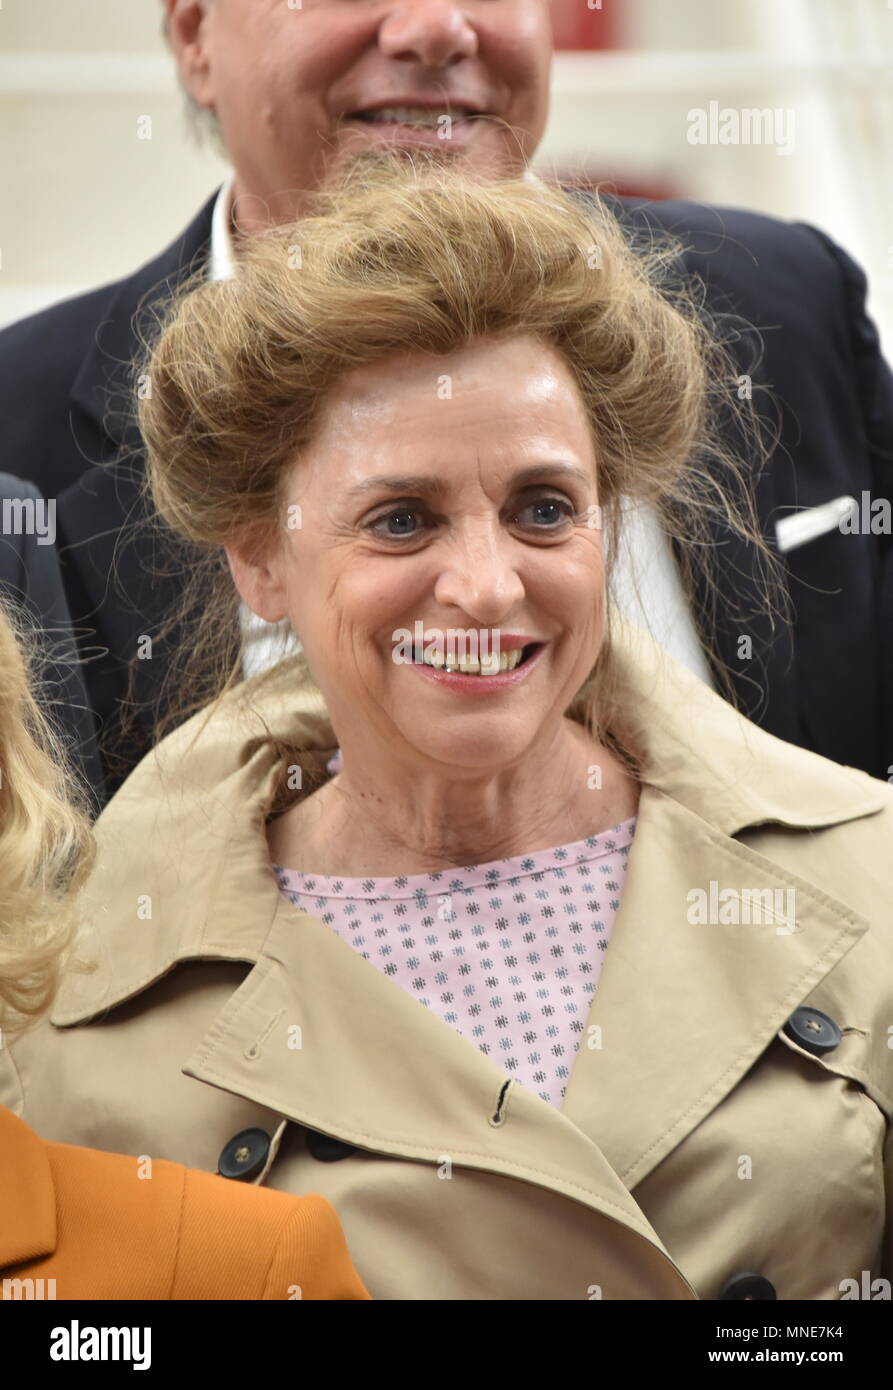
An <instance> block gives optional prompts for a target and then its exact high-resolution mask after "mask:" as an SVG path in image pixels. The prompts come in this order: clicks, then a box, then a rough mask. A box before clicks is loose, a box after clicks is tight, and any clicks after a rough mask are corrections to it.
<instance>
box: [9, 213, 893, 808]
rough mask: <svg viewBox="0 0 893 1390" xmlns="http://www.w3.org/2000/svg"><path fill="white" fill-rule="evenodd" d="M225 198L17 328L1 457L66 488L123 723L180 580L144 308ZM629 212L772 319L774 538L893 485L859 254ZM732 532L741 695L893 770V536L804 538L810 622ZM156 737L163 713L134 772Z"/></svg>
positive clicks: (67, 546)
mask: <svg viewBox="0 0 893 1390" xmlns="http://www.w3.org/2000/svg"><path fill="white" fill-rule="evenodd" d="M215 196H216V195H215ZM213 203H214V198H213V197H212V198H210V199H209V200H208V202H207V203H206V204H205V206H204V207H203V208H202V210H201V212H200V213H199V214H198V216H197V217H196V218H195V220H194V221H193V222H192V223H190V225H189V226H188V227H187V228H186V230H185V231H184V232H183V234H182V235H181V236H179V237H178V238H177V239H176V241H175V242H174V243H173V244H172V245H171V246H169V247H168V248H167V250H166V251H164V252H163V253H162V255H160V256H159V257H158V258H157V259H156V260H154V261H151V262H150V263H149V264H148V265H146V266H143V267H142V268H141V269H140V270H138V271H136V273H135V274H133V275H131V276H129V277H128V278H126V279H124V280H121V281H119V282H117V283H115V284H112V285H106V286H103V287H102V288H101V289H98V290H94V291H92V292H91V293H89V294H85V295H80V296H78V297H77V298H73V299H69V300H67V301H65V302H63V303H61V304H57V305H54V306H53V307H51V308H49V309H46V310H44V311H43V312H41V313H39V314H35V315H33V316H31V317H30V318H27V319H24V320H22V321H21V322H19V323H16V324H13V325H12V326H11V327H8V328H6V329H5V330H3V331H2V332H0V411H2V418H3V420H4V425H5V429H4V438H3V440H2V444H0V467H3V468H5V469H9V470H10V471H13V472H15V473H18V474H19V475H20V476H23V477H26V478H28V479H30V480H31V481H32V482H34V483H35V484H36V485H37V486H38V487H39V488H40V489H41V490H42V491H43V493H44V494H45V495H46V496H50V497H56V498H57V499H58V525H59V530H60V555H61V560H62V565H63V575H64V579H65V586H66V591H67V593H68V598H69V604H70V607H71V610H72V615H73V617H74V619H75V622H76V623H77V624H78V626H79V627H80V626H92V627H93V628H95V630H96V634H97V641H98V644H99V645H100V646H101V647H103V648H106V649H107V651H108V654H107V655H106V656H103V657H100V658H99V659H97V660H95V661H93V662H91V663H90V665H89V666H88V668H87V680H88V686H89V691H90V697H91V700H92V702H93V706H94V709H95V711H96V713H97V715H98V717H99V719H100V720H101V721H102V723H103V724H104V725H108V723H109V721H111V720H114V718H115V713H116V708H117V705H118V702H119V700H120V697H121V694H122V691H123V689H124V664H125V662H126V661H127V660H128V659H129V658H131V657H132V656H133V655H134V654H135V652H136V649H137V640H138V638H139V637H140V635H142V634H147V633H148V634H152V633H153V632H156V631H157V629H158V625H159V621H160V618H161V615H162V614H163V613H164V612H166V611H168V610H169V606H170V604H171V603H172V602H173V601H174V600H175V599H176V597H177V595H178V594H179V592H180V588H181V584H180V582H179V581H177V580H175V579H173V578H171V577H170V576H169V575H168V576H166V575H165V574H164V573H163V571H164V568H165V562H164V560H163V557H161V559H160V557H159V554H158V551H157V547H156V545H155V543H154V542H153V540H152V539H151V537H149V536H147V535H146V534H145V533H144V532H143V531H141V530H140V529H139V527H138V528H137V531H136V534H132V525H133V523H134V522H135V521H138V519H139V516H140V507H139V503H138V500H137V497H138V486H137V485H138V481H139V478H140V475H141V470H142V457H141V442H140V438H139V434H138V431H137V430H136V427H135V425H134V423H133V421H132V408H131V399H130V395H129V389H130V388H129V385H128V378H127V376H126V373H125V371H124V367H125V365H126V364H127V363H128V362H129V361H130V359H131V358H132V356H133V354H134V352H135V351H136V348H137V343H136V339H135V336H134V320H135V315H137V311H138V310H139V311H140V314H139V316H138V318H137V325H138V326H141V327H142V328H143V329H144V328H145V325H146V324H147V322H148V321H149V320H148V318H147V317H146V315H147V314H148V315H151V310H152V306H153V305H154V304H155V303H157V302H158V301H159V300H160V299H162V298H163V296H164V294H165V293H166V292H168V290H169V288H170V286H171V285H173V284H174V283H175V282H176V281H177V280H178V278H179V277H180V276H182V274H183V273H184V272H185V271H188V270H190V269H195V268H196V267H198V266H200V265H202V264H203V262H204V259H205V257H206V255H207V250H208V243H209V237H210V227H211V213H212V208H213ZM614 205H615V208H616V211H617V212H618V214H619V216H620V217H621V219H622V220H623V221H624V222H625V223H627V224H628V226H629V227H630V229H631V230H632V231H634V232H635V233H636V234H640V233H644V234H645V236H646V240H647V238H648V236H650V234H651V233H652V232H654V231H656V232H658V233H660V232H663V231H669V232H670V233H672V234H673V235H674V236H676V237H678V238H679V239H680V240H681V241H682V242H683V244H684V246H685V248H686V249H685V250H684V253H683V256H682V266H681V269H682V271H683V272H684V273H685V274H686V275H688V276H695V277H698V278H700V280H702V281H703V284H704V287H705V307H706V309H707V311H708V312H709V313H710V314H712V315H725V314H734V315H736V316H740V318H741V319H743V320H745V321H747V322H748V323H750V324H751V325H753V331H746V330H745V331H741V332H740V333H738V335H737V338H736V341H735V343H734V344H733V351H734V353H735V356H736V358H737V362H738V365H739V367H740V371H741V372H742V373H745V372H746V373H748V374H750V375H751V377H752V379H753V388H754V398H755V400H756V401H758V402H761V403H762V404H761V409H763V410H764V411H766V412H767V419H768V421H769V422H770V426H771V427H772V428H774V429H775V431H776V432H777V433H778V444H777V446H776V448H775V450H774V453H773V456H772V459H771V463H770V466H769V467H768V468H766V469H765V470H764V471H763V473H762V476H761V477H760V479H759V481H758V484H757V496H758V505H759V512H760V517H761V520H762V524H763V527H764V531H765V534H766V536H767V538H769V539H773V538H774V526H775V522H776V520H777V519H778V518H779V517H780V516H783V515H786V514H788V513H790V512H791V511H792V510H795V509H799V508H802V507H810V506H817V505H819V504H820V503H823V502H827V501H829V500H831V499H833V498H836V497H839V496H841V495H844V494H851V495H854V496H855V497H857V498H859V497H860V496H861V493H862V492H863V491H868V492H870V493H871V495H872V497H877V496H883V497H890V496H891V495H893V378H891V374H890V371H889V369H888V367H887V366H886V364H885V363H884V361H883V359H882V357H881V355H880V351H879V345H878V337H877V333H876V331H875V328H874V326H873V324H872V322H871V321H870V319H869V318H868V317H867V315H866V312H865V279H864V276H863V274H862V272H861V271H860V270H859V269H858V267H857V266H856V265H855V264H854V263H853V261H852V260H850V258H849V257H848V256H847V255H846V254H845V253H844V252H843V251H842V250H840V248H839V247H837V246H836V245H835V244H834V243H833V242H832V241H831V240H830V239H829V238H828V237H826V236H825V235H823V234H822V233H821V232H818V231H816V230H815V229H814V228H812V227H809V226H806V225H803V224H787V223H782V222H778V221H776V220H774V219H772V218H768V217H764V216H761V215H759V214H755V213H749V212H742V211H737V210H730V209H719V208H711V207H704V206H701V205H698V204H694V203H687V202H675V201H668V202H663V203H642V202H638V203H634V202H632V201H630V200H623V199H618V200H616V201H615V203H614ZM765 387H769V388H771V399H770V398H769V397H768V396H766V395H765V393H764V390H763V388H765ZM122 450H123V458H124V461H123V462H121V461H120V459H121V456H122ZM116 459H117V460H118V461H117V462H116ZM715 539H716V542H717V544H718V545H719V546H720V547H721V550H720V552H719V553H720V555H721V564H720V567H719V595H718V605H717V618H716V628H715V630H714V632H713V633H712V640H713V643H714V646H715V647H716V649H717V651H718V654H719V657H720V659H721V661H723V662H724V663H725V665H726V667H727V668H729V669H730V670H731V672H732V675H733V679H734V684H735V690H736V695H737V698H738V703H739V705H740V707H741V708H742V709H743V710H744V712H745V713H747V714H749V715H750V717H752V718H754V719H755V720H756V721H757V722H759V723H760V724H762V725H763V727H765V728H766V729H768V730H769V731H770V732H772V733H775V734H777V735H778V736H780V737H782V738H785V739H788V740H790V741H792V742H794V743H798V744H801V745H802V746H803V747H805V748H809V749H812V750H814V751H817V752H819V753H822V754H824V755H825V756H827V757H829V758H833V759H836V760H837V761H839V762H843V763H849V764H851V765H853V766H855V767H860V768H863V769H865V770H866V771H868V772H870V773H873V774H874V775H876V776H883V777H886V776H887V770H888V767H889V766H890V765H891V764H893V561H891V546H893V538H891V537H889V536H884V535H881V536H877V535H870V534H868V535H843V534H841V533H840V532H839V531H838V530H835V531H833V532H831V533H829V534H827V535H825V536H822V537H820V538H819V539H816V540H814V541H812V542H810V543H808V544H806V545H804V546H802V547H801V548H799V549H797V550H794V551H791V552H790V553H789V555H788V557H787V577H788V582H789V586H790V595H791V600H792V603H793V609H794V620H793V625H792V627H791V628H785V627H782V628H781V629H779V630H776V631H775V632H774V633H773V632H772V631H771V629H770V625H769V624H768V622H767V621H766V620H765V619H764V618H760V617H753V616H751V615H749V612H748V610H749V603H748V599H749V594H750V593H751V592H752V590H753V576H754V564H753V555H752V554H750V553H749V550H748V547H747V546H745V545H744V544H742V543H741V542H739V541H737V540H735V539H734V538H733V537H732V536H730V535H729V534H726V533H724V532H723V531H722V530H717V532H716V535H715ZM709 609H710V604H709V601H708V596H707V594H706V593H701V594H700V595H699V599H698V608H697V611H696V619H697V620H698V622H699V624H700V626H701V628H702V631H705V632H706V631H707V629H708V628H709V622H710V620H709ZM742 635H749V636H751V637H752V638H753V639H754V654H753V657H752V658H750V659H742V657H741V656H740V655H739V650H740V649H739V638H740V637H741V636H742ZM168 652H169V644H168V645H165V644H162V646H160V647H158V646H156V648H155V651H154V654H153V659H152V660H150V661H145V662H140V663H139V664H138V665H139V684H138V687H137V693H138V696H139V697H140V698H141V699H150V698H151V697H152V694H153V691H157V689H158V685H159V681H160V679H161V677H162V676H163V673H164V670H165V665H166V661H167V657H168ZM150 739H151V730H150V727H149V726H148V724H147V723H146V722H144V723H143V724H142V726H141V734H140V737H139V738H138V739H137V741H136V742H135V743H134V744H133V746H132V749H131V750H130V753H129V762H130V764H131V765H132V764H133V763H134V762H135V761H136V760H137V758H138V757H139V756H141V755H142V753H143V752H144V751H145V750H146V748H147V747H148V746H149V744H150ZM119 781H120V773H118V774H117V775H113V776H112V777H110V778H108V779H107V790H108V791H111V790H112V789H114V787H115V786H116V785H117V783H118V782H119Z"/></svg>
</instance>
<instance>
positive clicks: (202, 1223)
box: [0, 1107, 369, 1299]
mask: <svg viewBox="0 0 893 1390" xmlns="http://www.w3.org/2000/svg"><path fill="white" fill-rule="evenodd" d="M0 1156H2V1157H0V1299H15V1298H55V1299H255V1298H257V1299H280V1298H282V1299H368V1298H369V1294H368V1292H367V1291H366V1289H365V1288H364V1287H363V1285H362V1283H361V1282H360V1280H359V1278H358V1277H357V1273H356V1270H355V1269H354V1268H353V1266H352V1264H351V1262H350V1259H349V1257H348V1253H347V1246H346V1245H345V1243H344V1234H343V1232H342V1230H341V1227H340V1225H339V1222H338V1217H337V1216H336V1215H335V1211H334V1209H333V1208H332V1206H331V1205H330V1204H329V1203H328V1202H327V1201H326V1200H325V1198H323V1197H317V1196H311V1197H287V1196H285V1195H284V1194H283V1193H281V1192H270V1191H267V1190H266V1189H265V1188H253V1187H244V1186H242V1184H241V1183H238V1182H231V1181H227V1180H226V1179H225V1178H219V1177H214V1176H212V1175H211V1174H210V1173H197V1172H193V1171H191V1170H190V1169H188V1168H184V1167H183V1166H182V1165H181V1164H179V1163H167V1162H165V1161H164V1160H162V1159H157V1160H152V1162H151V1163H147V1161H146V1159H145V1158H142V1159H137V1158H127V1157H124V1156H123V1155H121V1154H109V1153H100V1152H97V1151H96V1150H95V1149H83V1148H78V1147H75V1146H73V1145H68V1144H48V1143H46V1142H45V1141H44V1140H43V1139H41V1138H39V1137H38V1135H36V1134H35V1133H34V1131H33V1130H32V1129H30V1128H29V1127H28V1126H27V1125H26V1124H24V1123H23V1122H22V1121H21V1120H19V1119H17V1118H16V1117H15V1115H13V1114H12V1113H11V1112H10V1111H9V1110H6V1109H4V1108H3V1107H0Z"/></svg>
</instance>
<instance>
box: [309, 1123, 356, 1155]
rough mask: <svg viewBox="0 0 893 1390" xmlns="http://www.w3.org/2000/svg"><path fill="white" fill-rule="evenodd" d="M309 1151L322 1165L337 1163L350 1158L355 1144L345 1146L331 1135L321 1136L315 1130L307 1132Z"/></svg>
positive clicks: (342, 1141)
mask: <svg viewBox="0 0 893 1390" xmlns="http://www.w3.org/2000/svg"><path fill="white" fill-rule="evenodd" d="M307 1149H308V1151H309V1152H310V1154H311V1155H312V1156H313V1157H314V1158H318V1159H319V1161H320V1163H335V1162H337V1160H338V1159H339V1158H350V1155H351V1154H352V1153H353V1152H354V1146H353V1144H345V1142H344V1140H343V1139H335V1138H334V1137H333V1136H332V1135H331V1134H319V1133H317V1131H316V1130H315V1129H308V1131H307Z"/></svg>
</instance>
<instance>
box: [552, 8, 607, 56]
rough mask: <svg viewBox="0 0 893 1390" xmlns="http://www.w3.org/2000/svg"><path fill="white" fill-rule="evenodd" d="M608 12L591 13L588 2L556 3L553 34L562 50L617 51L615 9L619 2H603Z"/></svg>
mask: <svg viewBox="0 0 893 1390" xmlns="http://www.w3.org/2000/svg"><path fill="white" fill-rule="evenodd" d="M602 3H603V5H604V9H596V8H595V0H592V4H593V8H592V9H590V8H589V5H588V4H587V0H552V4H551V13H552V34H553V36H554V39H555V47H556V48H560V49H587V48H588V49H592V48H613V47H614V46H615V42H616V35H615V28H614V13H613V12H614V7H615V6H616V4H617V0H602Z"/></svg>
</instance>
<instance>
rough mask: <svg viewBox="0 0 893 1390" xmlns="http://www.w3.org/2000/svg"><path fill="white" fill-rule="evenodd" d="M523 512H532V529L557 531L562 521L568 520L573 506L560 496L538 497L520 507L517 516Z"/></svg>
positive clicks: (572, 511) (572, 513) (571, 514)
mask: <svg viewBox="0 0 893 1390" xmlns="http://www.w3.org/2000/svg"><path fill="white" fill-rule="evenodd" d="M525 512H532V513H533V514H534V518H535V519H534V521H533V528H534V530H537V531H557V530H558V528H559V526H560V525H561V524H562V523H563V522H565V521H569V520H570V518H571V517H572V516H573V515H574V508H573V507H572V506H571V504H570V502H568V501H567V500H566V499H564V498H561V497H540V498H538V499H537V501H536V502H530V503H529V504H528V506H526V507H524V508H522V510H521V511H520V512H519V513H518V516H519V517H521V516H523V515H524V513H525Z"/></svg>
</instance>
